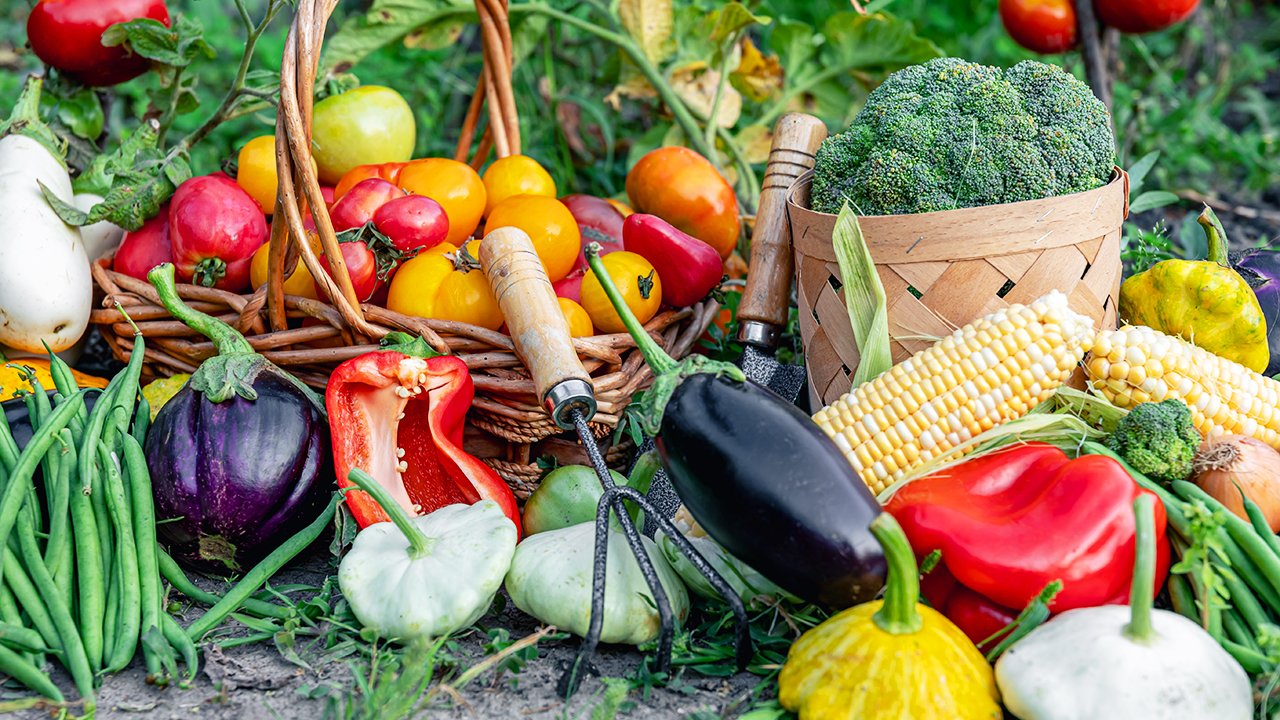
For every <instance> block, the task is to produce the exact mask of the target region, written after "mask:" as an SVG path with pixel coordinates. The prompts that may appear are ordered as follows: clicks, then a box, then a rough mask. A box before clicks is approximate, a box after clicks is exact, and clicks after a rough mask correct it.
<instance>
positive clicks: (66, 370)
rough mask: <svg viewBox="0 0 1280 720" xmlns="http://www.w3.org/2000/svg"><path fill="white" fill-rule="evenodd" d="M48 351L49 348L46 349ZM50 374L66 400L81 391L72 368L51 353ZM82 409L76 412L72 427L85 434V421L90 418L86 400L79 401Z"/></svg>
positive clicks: (54, 384)
mask: <svg viewBox="0 0 1280 720" xmlns="http://www.w3.org/2000/svg"><path fill="white" fill-rule="evenodd" d="M46 349H47V348H46ZM49 374H50V375H52V376H53V386H54V387H55V388H57V389H58V393H59V394H60V395H62V396H63V397H64V398H69V397H71V396H72V395H75V394H76V391H78V390H79V389H80V383H78V382H76V376H75V373H73V372H71V366H69V365H67V364H66V363H65V362H63V360H62V358H60V357H58V356H57V355H54V354H53V353H49ZM79 404H80V407H79V408H78V409H77V410H76V414H75V417H74V418H72V420H71V423H70V425H71V427H72V429H73V430H74V429H75V428H76V427H77V426H79V427H80V428H81V430H80V432H83V427H84V421H85V419H86V418H87V417H88V414H87V413H86V412H85V402H84V398H81V399H80V401H79Z"/></svg>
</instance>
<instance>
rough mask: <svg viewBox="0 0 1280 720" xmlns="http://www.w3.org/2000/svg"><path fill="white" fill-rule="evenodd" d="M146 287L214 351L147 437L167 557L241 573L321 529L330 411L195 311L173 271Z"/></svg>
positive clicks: (329, 480) (158, 273) (155, 274)
mask: <svg viewBox="0 0 1280 720" xmlns="http://www.w3.org/2000/svg"><path fill="white" fill-rule="evenodd" d="M147 279H148V280H150V281H151V284H152V285H154V286H155V288H156V290H157V291H158V292H159V294H160V299H161V301H162V302H163V303H164V306H165V307H166V308H167V309H168V310H169V312H170V313H172V314H173V316H174V317H176V318H178V319H179V320H181V321H182V322H184V323H186V324H187V325H188V326H189V327H191V328H192V329H194V330H197V331H199V332H201V333H202V334H204V335H205V336H207V337H208V338H209V339H210V340H212V341H213V343H214V346H215V347H216V348H217V350H218V354H217V355H215V356H214V357H211V358H209V359H208V360H205V361H204V363H203V364H201V366H200V368H199V369H198V370H196V372H195V373H194V374H193V375H192V376H191V379H190V380H189V381H188V382H187V384H186V385H185V386H184V387H183V388H182V389H181V390H180V391H178V394H176V395H174V396H173V398H172V399H170V400H169V402H167V403H165V405H164V407H163V408H161V410H160V412H159V414H158V415H157V416H156V419H155V422H154V423H152V425H151V430H150V431H149V433H148V435H147V447H146V452H147V464H148V465H149V466H150V468H151V475H152V487H153V492H154V495H155V505H156V520H157V521H167V522H163V523H162V524H159V525H158V526H157V528H156V530H157V532H158V534H159V536H160V538H161V540H162V541H163V542H165V543H166V544H167V545H168V548H169V553H170V554H171V555H173V556H174V557H175V558H177V559H178V560H180V561H182V562H184V563H186V564H188V565H190V566H192V567H194V568H196V569H198V570H201V571H203V572H208V573H212V574H217V575H231V574H238V573H240V572H241V571H243V570H245V569H247V568H250V567H252V566H253V565H254V564H256V563H257V562H258V561H259V560H261V559H262V558H264V557H265V556H266V555H267V554H269V553H270V552H271V551H272V550H275V549H276V547H278V546H279V545H280V544H281V543H282V542H284V541H285V540H288V539H289V538H290V537H292V536H293V535H294V534H295V533H296V532H297V531H298V530H300V529H302V528H303V527H304V526H306V525H307V524H309V523H310V522H311V521H313V520H315V518H316V517H317V516H319V514H320V512H321V511H322V510H323V509H324V506H325V501H326V500H327V499H328V497H329V492H330V491H331V490H332V489H333V486H334V480H333V471H332V469H331V463H330V458H329V452H328V448H329V425H328V420H327V418H326V415H325V410H324V404H323V401H321V400H320V398H319V397H317V396H316V395H315V393H313V392H312V391H311V389H310V388H308V387H306V386H305V385H303V384H302V383H301V382H299V381H298V380H297V379H296V378H294V377H293V376H292V375H289V374H288V373H286V372H284V371H283V370H281V369H280V368H278V367H276V366H275V365H273V364H272V363H271V362H270V361H268V360H267V359H266V358H264V357H263V356H261V355H259V354H258V353H256V352H254V350H253V348H252V347H251V346H250V345H249V343H248V342H247V341H246V340H245V339H244V336H242V335H241V334H240V333H238V332H236V330H235V329H233V328H232V327H230V326H229V325H226V324H225V323H222V322H220V321H218V320H216V319H214V318H212V317H209V316H208V315H205V314H204V313H201V312H198V311H196V310H193V309H191V308H189V307H187V305H186V304H184V303H183V302H182V300H181V299H179V297H178V294H177V288H176V287H175V286H174V284H173V266H172V265H170V264H165V265H161V266H158V267H157V268H155V269H154V270H152V271H151V272H150V273H149V274H148V275H147Z"/></svg>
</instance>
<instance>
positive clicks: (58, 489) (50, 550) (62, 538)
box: [44, 428, 71, 597]
mask: <svg viewBox="0 0 1280 720" xmlns="http://www.w3.org/2000/svg"><path fill="white" fill-rule="evenodd" d="M58 439H59V440H60V442H59V443H54V446H53V447H51V448H49V455H52V456H55V457H56V460H55V462H54V463H52V464H53V466H54V469H55V470H56V471H57V472H56V474H55V475H54V476H51V477H46V478H45V488H46V490H49V489H50V488H51V489H52V491H51V492H48V493H47V494H48V496H49V500H48V502H49V542H48V543H46V544H45V550H44V565H45V567H46V568H48V570H49V574H50V575H53V576H54V580H55V581H59V587H63V588H66V591H67V597H70V590H71V575H70V573H69V572H68V571H69V570H70V568H71V562H70V560H71V555H70V553H71V532H70V530H69V526H70V524H71V515H70V505H71V464H70V463H68V462H67V457H66V452H67V451H68V450H70V449H71V431H70V430H68V429H66V428H63V429H62V431H61V432H60V433H58ZM63 572H68V574H67V575H65V576H63V577H61V578H59V576H60V575H61V574H62V573H63Z"/></svg>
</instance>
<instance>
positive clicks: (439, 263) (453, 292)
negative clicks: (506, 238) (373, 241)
mask: <svg viewBox="0 0 1280 720" xmlns="http://www.w3.org/2000/svg"><path fill="white" fill-rule="evenodd" d="M466 247H467V253H468V254H469V255H470V257H471V258H473V259H474V258H477V257H479V252H480V241H479V240H472V241H471V242H469V243H467V246H466ZM387 309H388V310H391V311H393V312H398V313H400V314H402V315H411V316H413V317H423V318H434V319H436V320H454V321H456V322H462V323H467V324H468V325H477V326H479V327H482V328H488V329H490V330H497V329H498V328H500V327H502V323H503V322H505V319H504V318H503V317H502V310H501V309H499V308H498V300H497V298H495V297H494V296H493V290H491V289H490V288H489V280H488V279H487V278H486V277H485V276H484V273H483V272H481V270H480V266H479V263H478V262H477V263H476V264H475V265H474V267H473V266H471V264H470V262H469V261H467V260H466V259H464V258H460V257H459V256H458V248H457V246H456V245H451V244H449V243H440V244H439V245H436V246H435V247H433V248H430V249H428V250H424V251H423V252H421V253H419V254H418V256H417V257H415V258H412V259H410V260H407V261H405V263H404V264H403V265H401V266H400V269H399V270H397V271H396V274H395V277H393V278H392V279H391V289H390V290H389V291H388V293H387Z"/></svg>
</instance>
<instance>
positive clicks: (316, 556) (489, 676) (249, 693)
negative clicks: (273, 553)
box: [11, 539, 759, 720]
mask: <svg viewBox="0 0 1280 720" xmlns="http://www.w3.org/2000/svg"><path fill="white" fill-rule="evenodd" d="M327 543H328V541H327V539H326V540H322V541H318V542H317V543H316V544H315V545H314V546H313V547H312V548H310V549H309V550H308V552H307V554H306V555H305V556H303V557H302V558H301V560H300V562H297V563H295V564H294V565H293V566H290V567H288V568H286V569H285V570H284V571H282V572H281V573H279V574H277V576H276V577H275V578H273V581H272V584H273V585H284V584H292V583H300V584H303V583H305V584H308V585H312V586H319V585H320V584H321V583H322V582H323V581H324V578H325V577H326V576H327V575H329V574H332V572H333V570H332V568H331V566H330V565H329V562H330V555H329V550H328V544H327ZM190 576H191V578H192V579H193V581H195V582H196V583H197V585H199V586H200V587H202V588H207V589H209V590H216V589H221V588H223V587H225V585H222V584H221V583H220V582H218V581H214V580H209V579H207V578H202V577H199V576H196V575H195V574H190ZM175 599H181V598H180V596H176V597H175ZM202 608H203V606H199V605H197V606H195V607H194V608H193V609H192V610H191V611H188V613H187V615H186V618H185V620H184V619H183V618H178V619H179V622H181V623H182V624H184V625H185V624H187V623H189V622H191V621H194V620H195V619H196V618H197V617H199V615H200V612H201V610H202ZM507 608H508V609H507V610H506V612H505V613H504V616H503V618H500V619H495V618H494V617H493V616H492V615H489V616H486V617H485V618H483V619H482V620H481V623H482V624H484V625H486V626H487V627H504V628H506V629H507V630H508V631H509V632H510V635H511V638H512V639H513V640H514V639H519V638H523V637H526V636H528V635H530V634H532V633H533V632H534V631H536V629H537V628H538V625H539V623H538V622H537V621H536V620H534V619H533V618H531V617H529V616H528V615H525V614H524V613H522V612H520V611H519V610H517V609H516V608H515V607H514V606H513V605H511V604H510V603H508V605H507ZM229 624H230V625H231V626H238V623H237V622H236V621H234V620H232V621H229ZM248 633H249V630H248V629H247V628H245V627H243V626H239V627H238V634H239V635H247V634H248ZM487 640H488V638H486V637H485V636H484V635H483V634H482V633H479V632H472V633H470V634H469V635H467V636H466V637H463V638H460V639H459V645H460V646H461V648H460V650H461V653H463V654H466V655H467V656H468V657H469V658H470V659H471V664H474V662H478V661H479V660H480V659H482V658H483V657H484V655H485V653H484V650H483V649H482V648H481V643H482V642H484V641H487ZM578 642H579V641H578V638H569V639H567V640H551V641H542V642H540V643H539V644H538V648H539V653H538V658H537V659H536V660H533V661H530V662H529V664H528V666H527V667H526V668H524V670H523V671H522V672H520V673H519V674H518V675H511V674H509V673H507V674H503V675H502V676H501V677H499V678H496V679H495V676H494V673H493V672H492V671H490V672H487V673H485V674H484V675H481V676H480V677H478V678H476V679H475V680H474V681H472V682H471V683H470V684H469V685H468V686H466V687H465V688H463V689H462V691H461V692H460V693H459V695H460V699H461V702H458V700H456V699H452V698H449V697H447V696H446V695H444V694H439V695H437V696H436V700H435V701H434V702H433V703H432V704H431V706H430V708H429V709H428V710H427V711H426V712H425V713H422V714H420V715H418V716H416V717H419V718H428V719H436V718H439V719H444V718H483V719H488V718H494V719H497V718H529V720H551V719H552V718H566V719H568V720H573V719H576V718H584V719H585V718H590V717H591V714H592V709H593V708H595V707H596V706H597V705H599V704H600V703H601V702H602V699H603V698H602V695H603V690H604V685H603V684H602V683H601V681H600V679H599V678H597V677H590V678H588V679H587V680H586V681H585V682H584V683H583V685H582V688H581V689H580V690H579V691H578V693H577V694H576V695H574V697H573V698H572V700H571V701H570V702H569V705H568V707H567V708H566V706H565V704H564V702H563V700H562V699H561V698H560V697H559V696H558V695H557V694H556V690H555V687H556V682H557V681H558V680H559V678H560V675H561V673H562V669H563V668H564V667H567V664H568V663H569V662H570V661H572V659H573V658H574V656H575V654H576V653H577V649H578ZM215 654H220V655H221V657H215V658H214V659H215V662H214V663H210V661H209V658H208V657H207V656H202V657H201V664H200V665H201V667H200V672H199V674H198V675H197V678H196V682H195V683H194V685H193V686H192V688H191V689H189V690H183V689H180V688H178V687H176V686H175V687H169V688H165V689H159V688H156V687H153V686H149V685H147V684H146V680H145V679H146V670H145V668H144V667H143V662H142V656H141V655H139V656H138V657H137V658H135V660H134V662H133V663H132V664H131V665H130V666H129V667H128V668H126V669H125V670H124V671H123V672H121V673H119V674H117V675H114V676H112V677H110V678H108V679H107V681H106V682H105V683H104V684H103V686H102V687H101V688H100V690H99V694H98V711H97V717H98V718H105V719H107V720H117V719H122V720H123V719H127V720H170V719H175V718H205V719H206V720H281V719H285V720H293V719H294V718H298V719H306V720H319V719H320V718H322V717H324V714H325V709H326V701H325V699H324V698H323V697H321V698H315V699H313V698H311V697H309V695H311V694H312V692H311V691H312V690H313V689H314V688H316V687H318V686H322V685H337V686H341V687H348V688H349V687H352V685H353V683H354V678H353V677H352V674H351V670H350V669H349V668H348V666H347V665H346V664H344V663H342V662H333V663H328V664H325V665H318V666H314V671H308V670H305V669H303V668H301V667H298V666H297V665H293V664H291V663H289V662H288V661H286V660H284V659H283V658H282V657H281V655H280V653H279V651H277V649H276V648H275V646H274V645H273V644H272V643H271V642H269V641H268V642H258V643H254V644H250V645H241V646H238V647H233V648H228V649H226V650H222V651H221V652H220V653H216V651H215ZM640 658H641V655H640V653H638V652H636V651H635V649H634V648H630V647H627V646H619V645H610V646H602V647H601V651H600V652H598V653H597V656H596V658H595V661H594V665H595V667H596V668H597V669H598V670H599V672H600V675H601V676H603V677H624V676H627V675H630V674H631V673H632V672H634V670H635V669H636V667H637V666H638V665H639V663H640ZM48 667H51V668H56V670H55V672H54V674H53V678H54V681H55V682H56V683H57V684H58V686H59V687H60V688H61V689H62V690H63V692H64V693H65V694H66V695H67V696H68V697H75V694H76V693H75V689H74V686H73V685H72V683H71V679H70V677H69V676H68V675H67V674H66V673H65V671H63V670H62V669H61V667H60V666H57V665H56V663H53V662H52V661H51V662H50V663H49V665H48ZM686 675H687V677H684V678H683V683H682V685H683V686H684V688H685V689H684V691H683V692H680V691H675V690H668V689H655V690H653V692H652V693H651V694H650V695H649V697H648V698H647V699H646V698H641V697H640V692H639V691H632V693H631V696H630V697H629V700H631V701H633V702H635V703H637V704H636V707H635V708H634V709H632V710H631V711H630V712H628V713H627V714H626V715H625V717H627V718H629V719H634V720H658V719H666V718H683V717H687V716H689V715H690V714H693V713H696V712H697V711H699V710H707V711H710V712H711V713H712V714H713V715H712V716H713V717H718V716H720V715H721V713H722V712H724V711H725V710H727V709H729V708H730V707H731V706H735V705H736V704H738V703H739V702H740V701H741V700H742V699H743V698H744V697H746V696H747V695H748V694H749V693H750V691H751V689H752V688H753V687H755V685H756V684H757V683H758V682H759V678H758V677H756V676H754V675H750V674H747V673H739V674H738V675H736V676H733V677H731V678H711V677H703V676H700V675H696V674H693V673H687V674H686ZM214 676H216V677H219V678H220V679H223V678H227V679H230V681H231V683H228V684H234V685H236V687H235V689H233V690H229V691H227V692H225V693H224V692H221V691H220V690H219V689H218V688H217V687H216V686H215V684H214V680H213V677H214ZM619 715H620V716H621V715H622V713H619ZM11 717H13V718H14V720H39V719H42V718H46V719H47V718H48V717H49V715H48V712H47V711H45V710H35V709H33V710H25V711H20V712H18V713H16V714H14V715H12V716H11ZM379 720H392V719H391V718H379Z"/></svg>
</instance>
